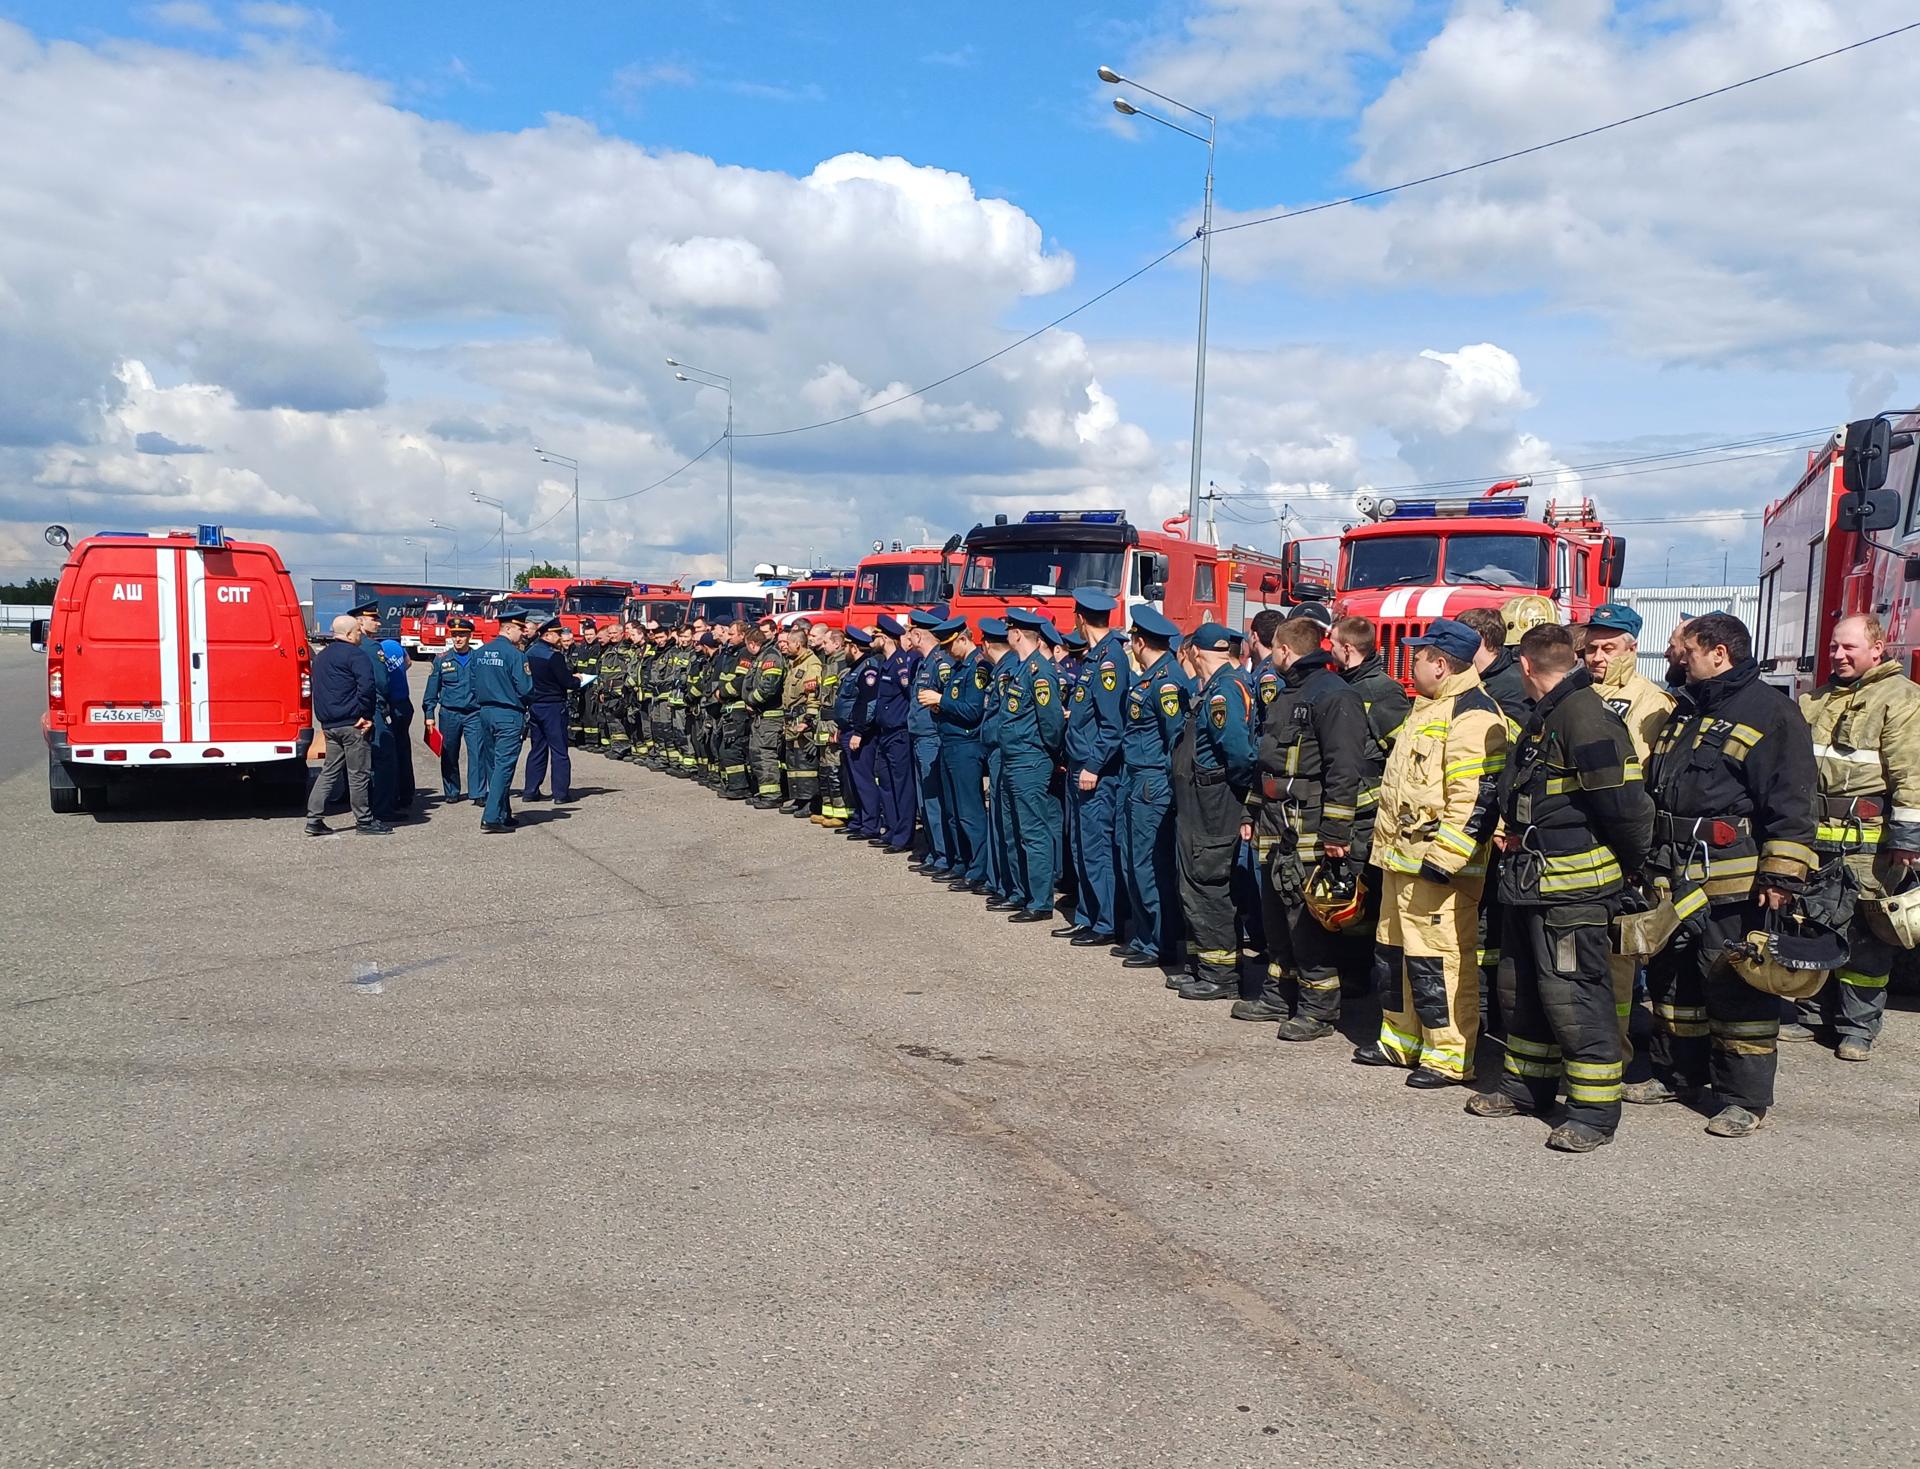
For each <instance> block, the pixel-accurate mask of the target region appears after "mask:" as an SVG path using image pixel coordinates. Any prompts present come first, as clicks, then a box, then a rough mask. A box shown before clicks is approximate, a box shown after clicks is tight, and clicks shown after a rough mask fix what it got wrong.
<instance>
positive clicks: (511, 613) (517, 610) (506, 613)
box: [494, 607, 527, 627]
mask: <svg viewBox="0 0 1920 1469" xmlns="http://www.w3.org/2000/svg"><path fill="white" fill-rule="evenodd" d="M494 616H495V617H496V618H498V619H499V621H500V625H501V626H502V627H504V626H506V624H508V623H509V622H525V621H526V620H527V609H526V608H524V607H502V608H501V609H500V610H499V611H498V612H496V613H495V614H494Z"/></svg>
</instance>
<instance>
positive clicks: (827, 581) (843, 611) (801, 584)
mask: <svg viewBox="0 0 1920 1469" xmlns="http://www.w3.org/2000/svg"><path fill="white" fill-rule="evenodd" d="M853 584H854V574H853V573H852V572H851V571H831V570H828V571H809V572H808V573H807V574H806V575H805V576H800V577H795V578H794V579H793V580H792V581H790V582H788V583H787V610H786V611H784V612H782V613H781V614H780V616H779V621H780V625H781V626H782V627H785V626H786V625H787V624H789V623H792V622H798V621H799V620H800V619H801V618H803V617H804V618H805V619H806V620H807V621H808V622H809V623H811V624H812V625H813V626H815V627H845V626H846V625H847V604H848V603H849V602H851V601H852V600H853Z"/></svg>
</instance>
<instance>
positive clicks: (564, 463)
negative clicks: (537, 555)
mask: <svg viewBox="0 0 1920 1469" xmlns="http://www.w3.org/2000/svg"><path fill="white" fill-rule="evenodd" d="M533 452H534V453H535V454H537V455H539V457H540V462H541V463H543V464H552V465H555V466H557V467H558V468H561V469H571V470H572V471H573V574H574V575H575V576H585V575H586V571H585V569H584V566H583V563H582V562H581V560H580V461H579V460H578V459H575V458H574V457H573V456H572V455H571V454H556V453H554V452H553V450H551V449H543V448H541V447H540V446H539V445H538V444H535V445H534V446H533Z"/></svg>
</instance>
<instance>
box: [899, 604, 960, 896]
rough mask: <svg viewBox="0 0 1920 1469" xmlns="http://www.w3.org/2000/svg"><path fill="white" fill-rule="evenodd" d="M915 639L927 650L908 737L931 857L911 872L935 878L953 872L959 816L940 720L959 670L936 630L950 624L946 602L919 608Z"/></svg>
mask: <svg viewBox="0 0 1920 1469" xmlns="http://www.w3.org/2000/svg"><path fill="white" fill-rule="evenodd" d="M907 620H908V621H909V622H911V623H912V624H913V626H914V628H915V630H916V631H915V633H914V636H915V637H916V638H919V639H923V640H924V644H925V646H924V647H923V648H922V649H921V651H920V654H919V662H918V663H917V664H915V666H914V672H913V687H912V689H911V690H910V691H909V692H910V693H911V695H912V702H911V703H910V704H909V705H908V706H907V736H908V738H909V739H910V740H911V741H912V746H913V773H914V788H915V790H917V791H918V792H919V796H920V823H921V825H923V826H924V827H926V829H927V854H926V856H924V857H922V858H921V859H920V860H919V861H918V862H915V863H914V864H913V865H912V867H911V868H910V869H909V870H910V871H913V872H922V873H925V874H927V875H928V876H930V877H946V876H949V875H950V874H951V873H952V872H953V866H954V864H953V831H952V824H953V817H952V814H951V813H950V811H949V810H948V806H947V789H946V782H945V781H944V780H943V779H942V778H941V774H940V728H939V725H938V724H937V723H936V722H935V720H934V710H935V709H936V708H938V707H939V704H940V695H941V693H942V691H944V690H945V688H946V686H947V676H948V675H949V674H950V673H952V671H953V655H952V654H951V653H949V652H947V650H946V649H945V648H944V647H943V646H942V645H941V644H940V642H939V640H938V639H937V637H936V636H935V633H936V630H937V629H938V628H940V627H941V626H943V625H944V624H945V623H946V620H947V608H946V604H945V603H939V604H936V605H935V606H932V607H916V608H914V609H913V611H911V612H910V613H908V614H907Z"/></svg>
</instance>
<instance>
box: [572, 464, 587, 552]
mask: <svg viewBox="0 0 1920 1469" xmlns="http://www.w3.org/2000/svg"><path fill="white" fill-rule="evenodd" d="M573 574H574V575H575V576H585V575H586V570H585V563H584V562H583V561H581V559H580V466H579V464H578V463H576V464H575V465H574V466H573Z"/></svg>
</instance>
